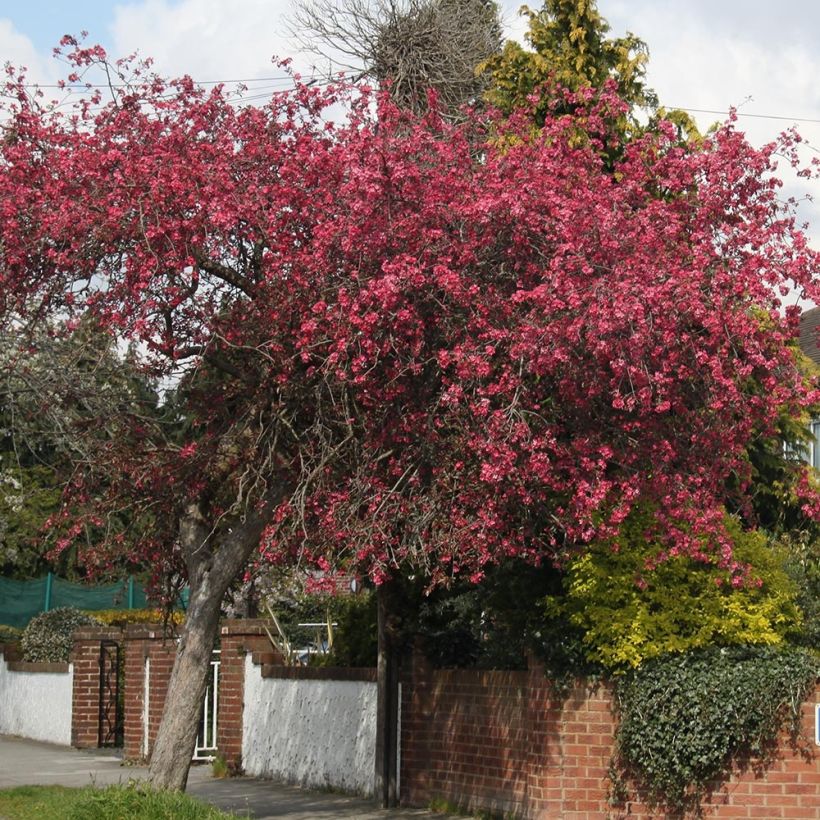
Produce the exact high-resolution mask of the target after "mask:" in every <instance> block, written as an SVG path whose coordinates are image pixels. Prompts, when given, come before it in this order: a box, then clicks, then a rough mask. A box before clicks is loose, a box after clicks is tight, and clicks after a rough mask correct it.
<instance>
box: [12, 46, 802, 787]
mask: <svg viewBox="0 0 820 820" xmlns="http://www.w3.org/2000/svg"><path fill="white" fill-rule="evenodd" d="M66 45H67V46H68V47H69V50H68V53H67V57H68V59H69V60H71V61H72V62H73V63H74V64H75V66H76V72H77V74H79V73H81V72H82V71H84V70H86V69H87V68H88V67H89V66H90V65H93V64H96V63H100V62H102V61H105V60H106V57H105V54H104V52H103V51H102V50H101V49H99V48H91V49H87V48H83V47H80V46H77V44H76V43H73V42H71V41H68V42H67V44H66ZM109 70H113V71H118V72H119V73H120V75H121V83H120V84H118V85H117V86H115V87H113V88H112V89H111V93H112V99H111V100H110V101H109V102H107V103H103V101H102V99H101V97H100V96H99V95H98V96H97V97H96V98H94V97H89V98H88V99H85V100H82V101H81V102H79V103H78V105H77V107H76V108H75V109H74V110H73V111H70V112H68V113H63V112H61V111H60V110H59V109H52V108H49V107H48V106H43V105H42V104H41V103H40V101H39V99H38V98H36V97H32V96H31V95H30V94H29V90H28V88H27V86H26V83H25V78H24V77H22V76H19V77H17V76H11V77H10V79H9V82H8V84H7V87H6V97H5V99H6V100H11V102H9V103H7V104H6V106H5V119H4V126H3V139H2V142H0V248H2V264H0V312H2V315H3V319H4V321H5V322H6V323H7V324H9V325H13V326H14V327H15V328H16V330H17V334H18V338H19V340H20V344H21V345H22V349H24V350H25V346H26V345H27V344H29V343H30V339H31V338H33V337H32V335H31V334H32V333H33V332H34V330H35V329H36V328H37V327H38V326H42V323H43V321H45V320H46V319H47V318H49V317H51V318H52V319H53V320H56V319H59V321H60V322H61V323H62V326H63V327H64V328H66V330H67V331H68V332H70V331H71V329H72V328H76V329H77V330H80V329H81V328H82V327H83V322H84V320H88V318H89V317H92V318H93V321H94V322H95V324H96V325H97V326H99V327H100V328H102V329H104V330H106V332H108V333H110V334H112V335H114V336H116V337H118V338H120V339H122V340H123V342H128V343H129V344H130V346H131V348H130V349H131V355H132V357H133V365H134V367H136V368H138V369H139V371H140V373H141V374H142V375H143V377H144V378H145V379H146V380H148V381H149V382H151V383H154V384H162V383H165V384H172V385H173V386H174V388H175V389H174V393H175V408H174V414H175V415H174V423H172V424H169V423H167V420H165V419H164V418H163V417H159V416H157V415H152V414H148V413H145V412H144V408H143V406H142V405H141V403H140V402H139V401H136V400H135V401H134V402H132V403H130V404H128V403H126V404H122V405H118V406H117V407H116V410H115V412H113V413H112V412H111V409H110V404H107V403H105V402H101V401H97V400H96V398H98V397H97V396H95V394H94V391H89V393H88V396H87V401H86V402H85V404H84V406H85V408H86V411H87V413H86V414H85V415H84V416H83V417H82V418H80V417H79V416H78V417H76V418H72V421H71V429H72V434H73V435H75V436H76V437H77V441H79V442H82V447H80V448H77V449H76V450H75V452H77V453H80V454H81V457H78V458H77V459H76V463H75V471H74V474H73V482H72V486H71V493H70V498H71V501H72V504H73V505H74V509H75V510H77V512H76V513H75V514H74V515H73V516H71V517H70V518H68V519H61V520H59V521H57V522H55V524H56V526H64V528H65V533H64V537H65V539H66V540H64V542H63V543H64V544H65V545H66V546H67V545H68V544H69V543H70V540H71V539H72V538H76V536H77V535H78V534H79V530H78V527H81V525H82V522H83V521H85V520H91V521H95V520H99V517H100V516H101V514H102V512H103V511H106V510H112V509H121V508H122V505H123V504H124V502H125V501H126V500H127V503H128V506H129V509H130V510H131V511H132V514H134V515H137V514H140V515H144V516H146V517H147V519H150V521H151V522H152V526H153V537H152V538H149V539H146V540H145V542H144V543H143V550H144V551H145V554H146V556H147V557H148V558H149V560H151V562H152V563H155V564H157V565H160V564H162V563H163V562H168V563H173V562H176V563H177V564H181V565H184V567H185V569H186V571H187V574H188V577H189V580H190V585H191V598H190V601H191V603H190V608H189V613H188V618H187V620H186V624H185V626H184V627H183V633H182V639H181V643H180V650H179V654H178V666H177V667H175V673H174V674H175V675H179V676H182V677H184V675H186V674H188V675H193V678H194V679H195V681H194V683H195V685H192V686H188V687H187V689H186V687H185V686H177V687H173V686H172V688H171V692H172V694H169V702H168V703H169V704H170V705H168V706H167V707H166V716H169V721H176V722H177V723H178V724H179V726H183V724H184V727H183V728H182V729H180V732H181V734H174V733H173V732H165V733H161V735H162V738H163V740H162V741H160V740H158V745H157V749H156V750H155V752H154V757H153V762H152V772H153V775H154V777H155V779H156V780H157V782H159V783H160V784H161V785H176V786H181V785H184V778H185V775H184V772H183V770H182V766H183V764H184V771H185V772H187V761H186V760H185V759H184V757H185V756H184V754H181V753H180V748H181V749H182V750H183V752H184V750H185V746H186V744H188V745H190V746H191V747H192V746H193V742H194V734H193V733H195V728H196V723H197V708H198V703H199V701H198V698H199V697H201V694H202V691H203V689H204V671H205V667H206V662H207V657H208V653H209V652H210V648H211V646H212V643H213V639H214V636H215V633H216V628H217V619H218V614H219V602H220V600H221V598H222V595H223V594H224V592H225V590H226V589H227V587H228V585H229V584H230V583H231V581H232V580H233V579H234V578H235V577H236V575H237V573H239V572H240V571H241V570H242V569H243V567H244V566H245V565H246V563H247V561H248V560H249V558H250V557H251V556H252V555H253V554H254V553H255V551H256V550H257V549H258V548H259V547H260V546H261V550H262V555H263V556H264V558H266V559H267V560H271V561H275V562H288V563H298V562H306V563H309V564H311V565H313V566H317V567H319V568H325V569H327V568H337V567H344V568H345V569H346V570H348V571H352V572H359V573H362V574H366V575H369V576H370V577H371V578H372V579H373V580H374V581H375V582H376V583H380V582H382V581H384V580H386V579H387V578H389V577H390V576H391V575H393V574H395V573H397V572H408V573H417V572H418V573H422V574H424V575H425V576H426V577H427V579H428V582H429V584H430V585H435V584H442V583H447V582H448V580H449V579H452V578H453V577H454V576H459V575H461V576H469V577H472V578H476V579H477V578H480V577H481V574H482V572H483V570H484V568H485V567H486V566H487V564H488V563H492V562H494V561H498V560H499V559H501V558H508V557H519V558H522V559H524V560H528V561H531V562H535V563H537V562H539V561H544V560H561V559H562V558H563V557H564V556H567V555H570V554H574V553H577V552H578V551H579V550H583V548H584V545H586V544H588V543H590V542H591V541H592V540H593V539H600V538H606V537H608V536H611V535H614V533H615V532H616V531H617V529H618V527H619V526H620V524H621V523H622V522H623V521H624V520H625V518H626V517H627V516H628V515H629V513H630V510H631V509H632V508H633V507H634V506H635V505H636V504H637V503H650V504H652V505H653V508H654V509H655V510H656V511H657V516H656V517H657V520H658V522H659V523H660V525H661V527H662V530H663V532H662V538H663V543H664V545H665V547H666V550H667V552H668V554H670V555H674V554H686V555H691V556H693V557H696V558H697V557H698V556H702V555H703V554H704V552H709V553H710V554H711V555H713V556H714V559H715V560H716V561H717V562H718V563H719V565H720V566H721V568H722V569H724V570H726V572H727V573H728V574H729V577H735V576H736V577H738V578H742V577H743V573H744V567H743V566H742V565H741V564H739V563H738V562H736V561H735V560H734V558H733V557H732V554H731V543H730V539H729V538H728V536H727V534H726V532H725V527H724V505H725V503H726V501H727V494H732V495H734V496H736V497H737V498H738V499H741V500H742V496H743V495H744V493H745V492H746V490H747V489H748V485H749V481H750V478H751V475H750V468H749V462H748V459H747V451H748V447H749V445H750V442H752V441H753V440H754V439H755V438H756V437H759V436H761V435H763V436H769V435H773V434H774V433H775V431H776V429H777V425H778V420H779V419H780V418H781V416H782V414H783V413H786V414H787V415H789V416H791V417H797V416H799V415H800V414H801V413H802V412H803V410H804V409H805V408H806V407H808V406H810V405H811V404H813V403H816V401H817V392H816V391H815V390H814V388H813V386H812V385H811V384H810V383H809V382H807V380H806V379H805V378H804V376H803V373H802V372H801V370H800V368H799V366H798V363H797V361H796V357H795V354H794V350H793V347H792V346H791V344H790V342H791V340H792V339H793V338H794V336H795V334H796V332H797V316H796V314H795V311H794V310H793V309H790V310H787V311H786V312H785V314H783V313H781V301H780V296H779V295H778V294H779V290H778V289H782V288H786V287H788V286H789V284H790V283H796V284H797V285H798V286H799V287H802V288H803V289H804V291H805V293H806V294H807V295H809V296H817V295H818V294H817V290H818V288H817V284H816V281H815V277H816V273H817V257H816V254H815V253H814V252H813V251H812V250H811V249H810V248H809V247H808V245H807V243H806V240H805V237H804V236H803V234H802V233H801V232H800V230H799V229H798V228H797V227H796V226H795V222H794V215H793V213H792V212H791V210H790V207H789V205H788V203H786V204H784V203H783V202H782V201H781V198H780V195H779V182H778V180H777V179H776V177H775V175H774V173H773V171H774V168H775V154H776V153H779V154H785V155H787V156H790V155H791V154H792V152H793V148H794V143H793V139H794V138H792V137H788V136H786V137H784V138H783V139H782V140H781V141H780V142H779V143H777V144H776V145H771V146H768V147H766V148H764V149H762V150H755V149H753V148H752V147H751V146H749V145H748V143H746V142H745V140H744V138H743V136H742V135H741V134H739V133H738V132H737V131H736V130H735V128H734V126H733V125H732V123H729V124H727V125H726V126H725V127H723V128H721V129H719V130H718V131H717V132H716V133H715V134H714V135H712V136H710V137H709V138H708V139H706V140H704V141H703V143H702V144H701V145H700V146H699V148H698V150H697V151H691V150H688V149H687V148H686V147H685V146H682V145H681V144H680V142H679V140H678V136H677V132H676V129H675V128H674V127H673V125H672V124H670V123H660V124H659V125H658V127H657V129H655V130H653V131H652V132H649V133H645V134H642V135H640V136H637V137H636V138H635V139H632V140H631V141H630V142H629V143H628V144H626V145H625V146H624V147H623V151H622V152H620V154H619V155H617V156H616V157H615V159H614V160H613V159H611V158H610V159H605V158H603V157H602V152H601V147H602V146H603V145H612V144H613V141H616V140H617V139H618V138H619V136H618V131H617V129H615V131H614V133H613V123H617V122H618V121H619V119H620V118H621V117H623V115H624V113H625V112H626V111H627V109H628V105H629V101H624V100H623V99H621V98H620V97H619V96H618V95H617V93H616V91H615V89H614V87H613V85H612V84H608V83H605V84H604V87H603V88H601V89H594V88H592V87H588V86H584V87H581V88H579V89H577V91H572V90H568V91H567V95H568V96H567V99H568V100H570V101H571V109H572V111H573V112H575V113H574V114H573V115H570V114H561V113H559V112H556V113H555V115H554V116H547V117H545V119H544V124H543V128H542V129H540V130H539V131H538V132H537V133H533V130H532V128H531V120H530V119H529V115H528V114H527V113H526V112H525V113H522V114H515V113H513V114H512V116H511V117H510V118H509V120H508V122H507V123H506V124H505V129H506V130H507V131H510V132H511V133H513V134H514V135H515V137H516V139H514V140H512V141H510V142H509V143H505V144H504V145H499V144H498V140H497V139H496V136H495V135H496V134H497V129H496V127H495V125H496V124H495V123H494V122H493V121H492V119H491V115H488V116H482V115H478V114H473V115H471V116H469V117H468V118H467V120H466V121H465V122H462V123H460V124H451V123H448V122H446V121H445V120H443V119H442V118H441V117H440V116H439V115H438V114H437V113H436V111H435V110H432V111H429V112H427V113H426V114H425V115H424V116H417V115H415V114H413V113H412V112H410V111H407V110H402V109H400V108H398V107H396V105H395V104H394V103H392V102H391V101H390V99H389V97H386V96H384V95H382V96H379V97H377V98H375V100H374V99H372V98H370V97H368V96H367V94H366V93H365V94H364V95H363V96H362V94H361V93H360V92H356V91H355V90H353V89H346V88H344V87H337V86H329V87H316V86H305V85H302V84H299V83H295V84H294V88H293V90H291V91H287V92H283V93H278V94H276V95H274V96H273V97H272V99H271V101H270V103H268V104H267V105H265V106H260V107H250V106H248V107H241V106H238V107H237V106H235V105H233V104H231V102H230V101H229V99H228V94H227V92H226V91H225V89H223V88H222V87H219V86H217V87H215V88H213V89H209V90H204V89H202V88H201V87H198V86H196V85H195V84H194V83H193V82H192V81H191V80H190V78H181V79H178V80H173V81H166V80H164V79H162V78H160V77H157V76H155V75H154V74H152V73H151V71H150V69H149V68H148V67H147V66H145V65H140V64H136V65H133V64H128V63H120V64H117V65H115V66H109ZM340 102H342V103H343V104H344V106H346V109H347V111H348V115H347V116H346V117H345V116H343V117H342V121H341V122H338V123H334V122H331V121H330V116H331V114H330V112H331V110H338V109H333V108H332V107H333V106H336V105H338V104H339V103H340ZM374 103H375V105H374ZM576 116H582V117H583V121H584V129H585V133H586V135H587V137H586V139H585V140H583V141H579V140H578V138H577V135H578V131H577V128H576V126H575V120H574V118H575V117H576ZM613 163H614V164H613ZM55 398H56V399H58V400H62V398H61V397H60V396H56V397H55ZM66 398H67V399H68V398H71V396H70V394H69V396H67V397H66ZM102 429H105V430H106V431H108V434H106V435H100V430H102ZM804 477H805V481H804V483H803V485H801V486H802V492H803V497H804V502H805V504H806V509H809V510H813V509H817V508H818V496H817V492H816V489H815V488H814V486H813V485H812V483H811V482H810V480H809V478H808V474H807V473H806V474H805V476H804ZM812 505H814V506H813V507H812ZM116 546H117V543H116V539H114V543H113V544H112V547H113V548H116ZM200 673H201V674H200ZM174 756H175V757H176V760H175V761H174V762H169V761H171V758H173V757H174ZM189 760H190V755H188V761H189Z"/></svg>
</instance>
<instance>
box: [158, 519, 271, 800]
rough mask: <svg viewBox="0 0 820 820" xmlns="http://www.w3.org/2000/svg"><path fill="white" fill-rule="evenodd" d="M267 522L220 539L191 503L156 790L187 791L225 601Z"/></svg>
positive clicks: (249, 522)
mask: <svg viewBox="0 0 820 820" xmlns="http://www.w3.org/2000/svg"><path fill="white" fill-rule="evenodd" d="M264 524H265V519H264V516H263V515H261V514H259V513H249V514H248V515H247V516H246V517H245V518H244V520H241V521H237V522H236V525H235V526H233V527H230V528H228V529H226V530H225V535H224V536H223V537H222V538H220V539H219V541H218V543H217V542H216V539H215V538H214V535H213V533H212V531H211V528H210V526H209V522H208V521H207V520H206V518H205V516H204V515H203V513H202V510H201V508H200V506H199V505H198V504H191V505H190V506H189V507H188V508H187V509H186V510H185V513H184V515H183V516H182V519H181V522H180V542H181V545H182V548H183V550H184V554H185V558H186V562H187V564H188V578H189V583H190V597H189V603H188V612H187V614H186V617H185V623H184V625H183V627H182V630H181V632H180V637H179V645H178V647H177V653H176V658H175V660H174V667H173V670H172V671H171V679H170V682H169V684H168V694H167V697H166V699H165V707H164V709H163V712H162V720H161V722H160V726H159V731H158V733H157V739H156V743H155V744H154V749H153V752H152V754H151V763H150V767H149V774H148V776H149V779H150V781H151V783H152V785H153V786H154V787H156V788H158V789H170V790H175V791H184V790H185V787H186V785H187V782H188V772H189V770H190V768H191V758H192V756H193V753H194V746H195V744H196V735H197V729H198V726H199V716H200V712H201V710H202V703H203V700H204V697H205V689H206V678H207V673H208V668H209V664H210V660H211V652H212V651H213V648H214V643H215V641H216V636H217V630H218V628H219V614H220V606H221V603H222V599H223V598H224V596H225V593H226V591H227V589H228V586H229V585H230V583H231V581H232V580H233V579H234V577H235V576H236V574H237V573H238V572H239V571H240V570H241V569H242V567H243V566H244V565H245V564H246V563H247V561H248V559H249V558H250V555H251V553H252V552H253V550H254V549H255V548H256V546H257V545H258V543H259V538H260V536H261V533H262V529H263V527H264Z"/></svg>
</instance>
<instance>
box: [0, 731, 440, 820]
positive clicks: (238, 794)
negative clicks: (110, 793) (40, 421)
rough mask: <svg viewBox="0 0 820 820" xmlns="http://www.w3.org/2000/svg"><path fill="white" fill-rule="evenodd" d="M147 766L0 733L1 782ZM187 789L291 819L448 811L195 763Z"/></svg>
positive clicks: (121, 774)
mask: <svg viewBox="0 0 820 820" xmlns="http://www.w3.org/2000/svg"><path fill="white" fill-rule="evenodd" d="M146 774H147V769H146V767H145V766H131V765H128V764H123V762H122V761H121V760H120V759H119V757H117V756H116V755H115V754H114V753H113V752H109V751H107V750H105V749H92V750H87V751H86V750H79V749H71V748H68V747H66V746H53V745H51V744H49V743H40V742H38V741H35V740H25V739H23V738H17V737H9V736H8V735H0V788H3V789H6V788H11V787H13V786H24V785H32V786H33V785H50V786H51V785H60V786H89V785H96V786H106V785H109V784H111V783H127V782H128V781H129V780H141V779H143V778H144V777H145V776H146ZM188 793H189V794H190V795H192V796H194V797H197V798H199V799H200V800H203V801H205V802H207V803H211V804H213V805H214V806H218V807H219V808H220V809H223V810H225V811H234V812H236V813H237V814H238V815H239V816H240V817H254V818H258V820H267V818H287V819H288V820H334V818H356V820H405V819H407V820H409V818H428V819H429V818H436V820H448V815H443V814H433V813H432V812H429V811H426V810H425V809H377V808H375V807H374V804H373V803H371V802H369V801H367V800H363V799H361V798H356V797H346V796H344V795H338V794H333V793H329V792H317V791H308V790H306V789H300V788H297V787H295V786H285V785H282V784H280V783H274V782H273V781H270V780H260V779H257V778H251V777H236V778H229V779H225V780H215V779H214V778H212V777H211V768H210V766H194V767H192V768H191V774H190V777H189V778H188Z"/></svg>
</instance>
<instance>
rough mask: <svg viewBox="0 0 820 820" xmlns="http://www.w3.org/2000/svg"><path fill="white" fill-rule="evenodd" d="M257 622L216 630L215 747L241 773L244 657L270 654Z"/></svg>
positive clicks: (260, 623)
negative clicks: (217, 665)
mask: <svg viewBox="0 0 820 820" xmlns="http://www.w3.org/2000/svg"><path fill="white" fill-rule="evenodd" d="M264 623H265V622H264V621H263V620H261V619H255V620H253V619H247V620H229V621H224V622H223V624H222V626H221V628H220V649H221V653H220V668H219V717H218V720H217V746H218V748H219V752H220V754H221V755H222V756H223V757H224V758H225V761H226V763H227V764H228V766H229V768H230V769H232V770H233V771H237V772H239V771H241V769H242V712H243V709H244V705H245V701H244V690H245V655H246V654H247V653H248V652H259V653H269V652H271V651H272V650H273V647H272V646H271V643H270V640H269V638H268V636H267V634H266V632H265V629H264V626H263V624H264Z"/></svg>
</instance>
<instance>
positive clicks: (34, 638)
mask: <svg viewBox="0 0 820 820" xmlns="http://www.w3.org/2000/svg"><path fill="white" fill-rule="evenodd" d="M94 625H97V626H100V625H101V624H100V621H98V620H96V619H95V618H92V617H91V616H90V615H86V614H85V613H84V612H80V610H78V609H73V608H71V607H60V608H59V609H52V610H51V611H50V612H43V613H41V614H40V615H37V616H36V617H35V618H32V619H31V620H30V621H29V623H28V625H27V626H26V628H25V629H24V630H23V635H22V637H21V639H20V646H21V648H22V650H23V658H24V659H25V660H27V661H50V662H55V661H67V660H68V656H69V654H70V652H71V645H72V637H71V636H72V634H73V633H74V630H75V629H80V628H81V627H84V626H94Z"/></svg>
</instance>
